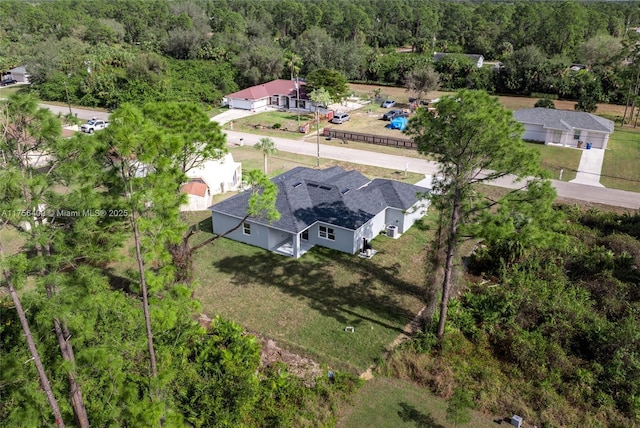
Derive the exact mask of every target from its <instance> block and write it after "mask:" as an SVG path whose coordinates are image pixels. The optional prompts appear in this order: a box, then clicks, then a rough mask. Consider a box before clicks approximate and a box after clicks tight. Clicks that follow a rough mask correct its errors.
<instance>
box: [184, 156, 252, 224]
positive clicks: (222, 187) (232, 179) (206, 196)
mask: <svg viewBox="0 0 640 428" xmlns="http://www.w3.org/2000/svg"><path fill="white" fill-rule="evenodd" d="M187 177H189V181H188V182H187V183H185V184H183V185H182V187H181V190H182V192H183V193H186V194H187V199H188V203H187V204H185V205H183V206H182V207H181V210H182V211H201V210H206V209H207V208H209V207H210V206H211V201H212V197H213V195H216V194H220V193H225V192H229V191H235V190H238V189H240V188H241V185H242V164H241V163H240V162H235V161H234V160H233V155H232V154H231V153H227V154H225V155H224V156H223V157H222V158H220V159H216V160H209V161H206V162H204V163H203V165H202V166H201V167H199V168H193V169H190V170H189V171H187Z"/></svg>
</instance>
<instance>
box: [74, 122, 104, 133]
mask: <svg viewBox="0 0 640 428" xmlns="http://www.w3.org/2000/svg"><path fill="white" fill-rule="evenodd" d="M107 126H109V122H108V121H106V120H102V119H91V120H90V121H88V122H87V123H85V124H84V125H82V126H81V127H80V130H81V131H82V132H87V133H89V134H93V133H94V132H95V131H99V130H101V129H104V128H106V127H107Z"/></svg>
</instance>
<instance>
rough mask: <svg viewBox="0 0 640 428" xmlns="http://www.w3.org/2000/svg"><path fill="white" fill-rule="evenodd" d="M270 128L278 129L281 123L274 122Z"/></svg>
mask: <svg viewBox="0 0 640 428" xmlns="http://www.w3.org/2000/svg"><path fill="white" fill-rule="evenodd" d="M272 128H273V129H280V128H282V124H281V123H274V124H273V126H272Z"/></svg>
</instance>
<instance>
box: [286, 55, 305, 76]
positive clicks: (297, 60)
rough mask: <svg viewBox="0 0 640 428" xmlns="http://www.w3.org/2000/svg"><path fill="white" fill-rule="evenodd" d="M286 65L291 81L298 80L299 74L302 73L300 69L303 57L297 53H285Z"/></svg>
mask: <svg viewBox="0 0 640 428" xmlns="http://www.w3.org/2000/svg"><path fill="white" fill-rule="evenodd" d="M284 65H285V66H286V67H287V68H288V69H289V76H290V78H291V80H293V78H294V77H296V78H297V77H298V73H300V68H301V67H302V57H301V56H300V55H298V54H297V53H295V52H291V51H285V53H284Z"/></svg>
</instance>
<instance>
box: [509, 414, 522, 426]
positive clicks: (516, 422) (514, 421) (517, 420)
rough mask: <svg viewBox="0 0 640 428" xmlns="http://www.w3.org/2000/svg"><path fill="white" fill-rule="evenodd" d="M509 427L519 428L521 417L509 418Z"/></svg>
mask: <svg viewBox="0 0 640 428" xmlns="http://www.w3.org/2000/svg"><path fill="white" fill-rule="evenodd" d="M511 425H512V426H514V427H516V428H520V427H521V426H522V416H518V415H513V416H512V417H511Z"/></svg>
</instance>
